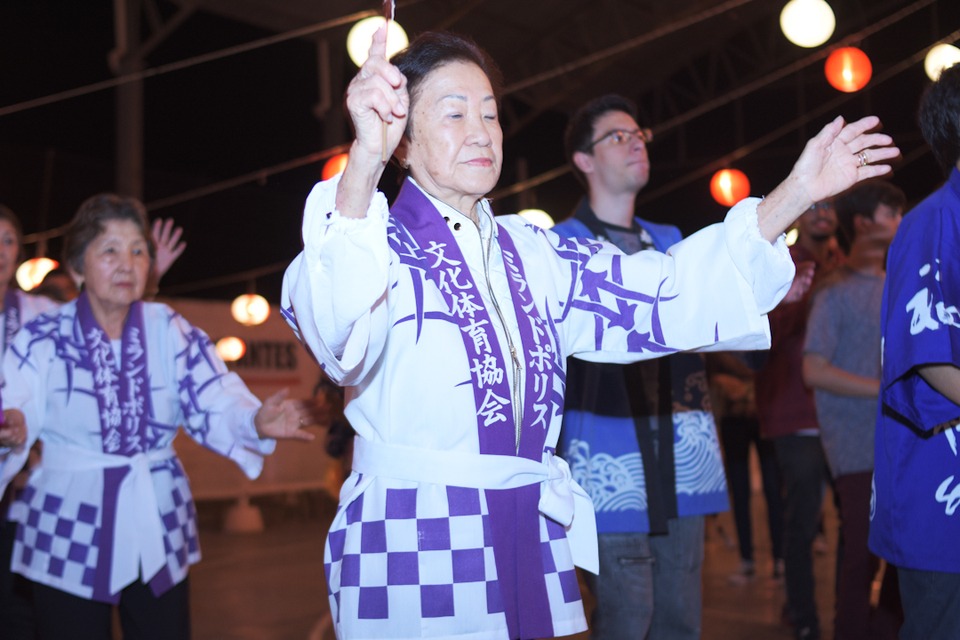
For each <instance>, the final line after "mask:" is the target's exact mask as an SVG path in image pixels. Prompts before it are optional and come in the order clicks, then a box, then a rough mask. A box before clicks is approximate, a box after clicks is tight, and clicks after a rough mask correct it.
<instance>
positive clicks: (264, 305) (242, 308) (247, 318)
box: [230, 293, 270, 327]
mask: <svg viewBox="0 0 960 640" xmlns="http://www.w3.org/2000/svg"><path fill="white" fill-rule="evenodd" d="M230 313H231V315H233V319H234V320H236V321H237V322H239V323H240V324H242V325H246V326H248V327H252V326H254V325H258V324H263V323H264V322H266V320H267V318H268V317H269V316H270V303H269V302H267V299H266V298H264V297H263V296H260V295H257V294H255V293H245V294H243V295H242V296H237V297H236V298H234V300H233V303H232V304H231V305H230Z"/></svg>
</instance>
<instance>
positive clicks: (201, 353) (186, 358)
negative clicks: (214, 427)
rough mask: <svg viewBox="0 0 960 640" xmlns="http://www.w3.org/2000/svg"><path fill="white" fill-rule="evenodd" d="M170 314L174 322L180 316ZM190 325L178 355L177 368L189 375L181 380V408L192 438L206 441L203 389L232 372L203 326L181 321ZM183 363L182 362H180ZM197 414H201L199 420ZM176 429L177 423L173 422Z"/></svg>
mask: <svg viewBox="0 0 960 640" xmlns="http://www.w3.org/2000/svg"><path fill="white" fill-rule="evenodd" d="M178 317H179V316H178V315H177V314H173V315H172V316H171V321H173V320H174V318H178ZM182 325H185V326H186V327H187V328H186V329H184V330H183V331H182V332H181V336H182V337H183V341H184V346H183V349H181V350H180V352H179V353H177V355H176V359H177V362H178V369H179V368H181V367H182V369H183V370H185V371H186V372H187V374H186V375H185V376H184V377H183V378H182V379H181V380H180V383H179V384H180V388H179V390H178V391H179V394H180V407H181V409H182V410H183V415H184V418H185V424H184V428H185V429H186V430H187V431H188V433H190V435H191V437H193V438H195V439H196V440H197V441H198V442H201V443H203V444H206V442H207V435H208V434H209V433H210V429H211V425H210V418H211V415H210V413H209V412H208V411H207V410H206V409H204V402H203V399H202V396H203V393H204V391H205V390H206V389H207V388H208V387H210V385H213V384H215V383H217V382H218V381H219V380H220V379H221V378H222V377H224V376H225V375H227V374H228V373H229V371H228V370H227V368H226V367H225V366H224V365H223V364H222V362H221V361H220V359H219V358H217V357H216V356H215V355H214V353H213V343H212V342H211V341H210V338H209V337H208V336H207V335H206V334H205V333H204V332H203V331H201V330H200V329H198V328H196V327H193V326H190V325H189V324H187V323H182ZM179 363H182V364H179ZM195 416H202V419H200V420H198V419H197V418H195ZM173 428H174V429H175V428H176V425H173Z"/></svg>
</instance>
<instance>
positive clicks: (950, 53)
mask: <svg viewBox="0 0 960 640" xmlns="http://www.w3.org/2000/svg"><path fill="white" fill-rule="evenodd" d="M958 62H960V48H957V47H955V46H953V45H952V44H945V43H941V44H938V45H936V46H933V47H931V48H930V51H927V55H926V57H924V59H923V71H924V72H925V73H926V74H927V77H928V78H930V79H931V80H933V81H934V82H936V81H937V80H939V79H940V72H941V71H943V70H944V69H946V68H947V67H952V66H953V65H955V64H957V63H958Z"/></svg>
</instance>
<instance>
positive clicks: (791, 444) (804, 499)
mask: <svg viewBox="0 0 960 640" xmlns="http://www.w3.org/2000/svg"><path fill="white" fill-rule="evenodd" d="M773 443H774V446H775V447H776V451H777V460H778V461H779V462H780V472H781V478H782V479H783V490H784V496H783V498H784V500H783V509H784V543H783V560H784V567H785V569H786V574H785V576H784V578H785V582H786V586H787V605H788V611H789V614H790V618H791V620H792V622H793V624H794V626H795V627H796V628H797V629H798V630H799V629H809V630H810V631H811V632H812V633H813V634H814V635H813V636H812V637H819V633H820V620H819V618H818V617H817V605H816V601H815V600H814V595H813V589H814V578H813V539H814V538H816V537H817V528H818V526H819V523H820V507H821V505H822V503H823V484H824V481H825V480H826V478H827V460H826V457H825V456H824V454H823V448H822V447H821V445H820V438H819V436H799V435H792V436H782V437H779V438H776V439H774V441H773Z"/></svg>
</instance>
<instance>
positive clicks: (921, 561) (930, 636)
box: [870, 65, 960, 640]
mask: <svg viewBox="0 0 960 640" xmlns="http://www.w3.org/2000/svg"><path fill="white" fill-rule="evenodd" d="M918 119H919V122H920V130H921V132H922V133H923V137H924V140H926V142H927V144H928V145H929V146H930V148H931V149H932V150H933V154H934V156H935V157H936V159H937V161H938V163H939V164H940V166H941V167H942V168H943V169H944V171H945V172H946V173H947V180H946V182H945V183H944V184H943V186H941V187H940V188H939V189H937V190H936V191H934V192H933V193H932V194H930V195H929V196H928V197H927V198H926V199H924V200H923V202H921V203H920V204H918V205H917V206H916V207H914V208H913V210H911V211H910V212H909V213H908V214H907V215H906V216H904V218H903V222H902V223H901V224H900V228H899V230H898V231H897V235H896V237H895V238H894V240H893V243H892V244H891V245H890V252H889V256H888V258H887V278H886V283H885V285H884V290H883V301H882V304H881V322H880V345H881V350H882V352H881V358H882V360H881V363H882V364H881V366H882V370H881V371H882V372H881V377H880V400H879V402H878V411H877V429H876V435H875V445H876V448H875V451H874V475H873V482H874V484H873V498H872V503H871V513H870V549H871V550H872V551H873V552H874V553H876V554H877V555H878V556H880V557H882V558H885V559H886V560H887V562H889V563H890V564H893V565H895V566H896V568H897V578H898V579H899V581H900V595H901V599H902V602H903V613H904V622H903V627H902V628H901V630H900V638H902V639H903V640H920V639H923V640H946V639H947V638H956V637H957V633H958V630H960V546H958V545H957V540H958V539H960V513H957V506H958V504H960V489H958V483H957V477H958V474H957V470H958V468H960V448H958V445H957V440H958V437H957V436H958V434H957V428H956V425H957V424H958V422H960V407H958V405H960V339H958V338H960V312H958V310H957V309H958V305H960V262H958V261H957V258H956V252H957V248H958V247H960V224H958V222H960V65H954V66H953V67H950V68H949V69H945V70H944V71H943V72H942V73H941V74H940V79H939V80H937V81H936V82H935V83H933V84H932V85H931V86H930V87H929V88H928V89H927V90H926V92H925V93H924V95H923V98H922V100H921V102H920V110H919V117H918Z"/></svg>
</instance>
